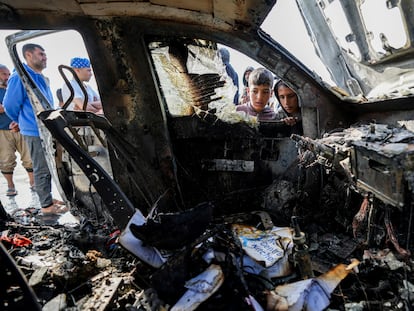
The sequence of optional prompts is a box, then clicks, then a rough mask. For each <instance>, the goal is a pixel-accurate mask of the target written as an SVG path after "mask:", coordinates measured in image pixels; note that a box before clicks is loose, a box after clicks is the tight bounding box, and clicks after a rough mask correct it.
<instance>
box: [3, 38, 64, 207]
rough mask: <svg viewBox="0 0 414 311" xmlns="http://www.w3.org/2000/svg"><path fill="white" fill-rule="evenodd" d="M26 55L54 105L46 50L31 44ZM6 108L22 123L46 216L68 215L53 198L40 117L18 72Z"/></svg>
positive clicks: (28, 66)
mask: <svg viewBox="0 0 414 311" xmlns="http://www.w3.org/2000/svg"><path fill="white" fill-rule="evenodd" d="M22 54H23V57H24V59H25V60H26V63H27V64H23V66H24V68H25V69H26V71H27V72H28V73H29V75H30V77H31V78H32V79H33V81H34V82H35V83H36V85H37V87H38V88H39V90H40V91H41V92H42V93H43V95H44V96H45V97H46V98H47V100H48V101H49V102H50V103H53V95H52V92H51V90H50V87H49V81H48V79H47V78H46V77H45V76H44V75H43V74H42V71H43V69H45V68H46V62H47V57H46V53H45V50H44V49H43V48H42V47H41V46H40V45H38V44H33V43H29V44H25V45H24V46H23V48H22ZM3 105H4V109H5V111H6V113H7V115H8V116H9V117H10V118H11V119H12V120H13V121H14V122H17V123H18V125H19V128H20V132H21V133H22V135H23V137H24V139H25V141H26V143H27V145H28V148H29V151H30V157H31V159H32V163H33V174H34V183H35V190H36V192H37V194H38V196H39V200H40V205H41V211H42V214H44V215H46V214H47V215H49V214H62V213H65V212H66V211H67V210H68V209H67V207H66V206H64V205H62V204H59V202H58V201H57V200H54V199H53V198H52V193H51V191H52V178H51V174H50V171H49V168H48V166H47V160H46V156H45V152H44V150H43V148H42V144H41V138H40V134H39V129H38V126H37V123H36V116H35V114H34V111H33V108H32V105H31V103H30V100H29V97H28V95H27V92H26V90H25V88H24V85H23V83H22V81H21V79H20V77H19V76H18V74H17V72H16V71H14V72H13V74H12V75H11V76H10V79H9V83H8V87H7V90H6V94H5V96H4V101H3Z"/></svg>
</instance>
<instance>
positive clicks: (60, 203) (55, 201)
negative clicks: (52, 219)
mask: <svg viewBox="0 0 414 311" xmlns="http://www.w3.org/2000/svg"><path fill="white" fill-rule="evenodd" d="M52 202H53V204H57V205H65V202H63V201H60V200H58V199H52Z"/></svg>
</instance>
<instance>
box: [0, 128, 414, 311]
mask: <svg viewBox="0 0 414 311" xmlns="http://www.w3.org/2000/svg"><path fill="white" fill-rule="evenodd" d="M356 133H359V135H356ZM367 133H368V135H366V134H367ZM410 133H411V132H410ZM362 134H363V135H362ZM411 135H412V133H411ZM333 136H334V137H333ZM350 137H354V138H355V137H357V139H350ZM397 138H398V141H396V140H397ZM412 138H413V137H412V136H410V135H408V134H407V133H405V132H404V131H403V130H400V131H399V132H395V131H394V130H391V129H388V128H382V127H379V126H376V128H375V129H374V130H373V129H372V127H369V126H367V127H359V128H353V129H349V130H346V131H343V132H341V133H332V134H331V136H329V135H328V136H326V137H325V138H323V139H321V140H318V141H315V140H310V139H308V138H304V137H300V136H292V139H294V140H295V141H297V142H298V147H299V149H300V150H301V153H300V158H301V162H300V165H301V167H302V170H303V173H306V172H308V170H309V171H311V172H312V174H314V173H315V172H316V173H317V174H319V175H320V178H319V179H318V183H319V185H320V189H319V192H318V200H317V201H315V200H314V199H310V198H311V197H312V196H311V195H310V193H308V192H307V190H306V189H310V188H309V187H307V186H306V185H305V184H302V183H301V181H299V182H298V183H297V184H295V183H292V182H290V181H287V180H281V179H280V180H277V181H275V183H274V184H273V185H271V186H269V187H268V188H267V189H266V190H265V192H264V193H263V198H264V203H263V208H262V209H261V210H259V211H257V210H256V209H252V210H251V211H248V212H242V213H240V214H230V215H226V214H225V213H218V212H217V211H216V208H215V206H214V203H213V202H202V203H200V204H198V205H197V206H195V207H193V208H191V209H187V210H184V211H168V212H166V211H161V210H158V209H157V207H158V205H157V204H156V205H154V208H153V210H152V211H151V213H150V214H149V215H148V216H147V217H145V219H144V218H143V216H142V214H140V213H139V211H137V214H136V215H134V217H132V218H131V220H130V222H129V223H128V226H127V228H126V229H125V230H124V231H122V232H121V231H120V230H118V228H117V227H116V226H114V225H113V224H112V223H111V222H98V221H91V220H90V219H91V218H89V221H86V218H82V217H81V216H80V215H78V216H77V217H74V216H73V215H71V214H70V213H67V214H65V215H63V216H61V218H59V219H55V220H54V222H53V225H47V224H46V223H49V224H50V223H51V222H50V219H45V218H44V217H42V216H41V215H39V214H37V213H36V211H32V214H31V215H30V217H25V218H24V221H23V217H20V216H21V215H23V214H24V213H23V212H21V213H18V214H15V215H14V217H11V216H10V215H8V214H7V213H6V212H5V210H4V208H3V207H2V208H1V210H2V212H1V219H2V220H1V222H0V230H1V231H2V235H1V240H2V243H0V244H1V256H0V260H1V264H2V267H4V268H3V269H1V271H2V272H1V274H2V275H1V280H2V282H1V285H0V288H1V290H0V303H1V306H2V309H3V310H17V309H21V308H26V309H27V308H32V309H36V310H41V309H43V310H88V309H90V310H92V309H93V310H175V311H177V310H195V309H197V310H272V311H273V310H274V311H277V310H349V311H351V310H355V311H356V310H412V308H413V306H414V274H413V273H412V269H413V268H414V266H413V260H412V257H411V251H412V249H413V241H412V239H411V231H412V229H411V228H412V227H411V223H412V204H411V200H410V199H409V200H408V201H407V197H408V198H411V197H410V195H409V194H410V191H411V189H412V188H411V186H410V182H411V179H410V177H411V173H410V172H411V167H410V165H411V163H412V162H411V160H410V159H411V149H410V148H409V146H408V145H409V144H410V142H407V139H408V140H409V141H411V139H412ZM390 140H391V141H390ZM362 141H364V143H361V142H362ZM390 144H392V145H390ZM396 144H398V145H396ZM404 144H405V145H404ZM404 146H405V147H404ZM396 148H398V153H397V152H394V153H393V150H396ZM404 148H405V149H404ZM372 150H376V152H375V153H373V152H371V151H372ZM364 156H365V157H364ZM356 159H358V161H356ZM364 161H366V162H367V163H366V165H367V166H366V167H364V169H362V168H361V167H363V166H364ZM315 168H316V169H315ZM400 171H403V172H404V173H403V174H399V172H400ZM378 174H388V175H389V174H394V176H393V180H396V178H397V179H398V178H400V180H401V183H404V184H405V185H407V187H400V188H398V187H395V186H399V185H400V183H399V182H397V185H394V186H393V187H394V188H393V190H392V191H391V190H389V187H388V186H389V185H388V184H387V183H381V182H378V180H376V179H378V178H379V177H378V176H379V175H378ZM397 181H398V180H397ZM398 191H400V193H398ZM158 203H159V202H158ZM26 213H29V211H26ZM18 215H20V216H18ZM26 216H27V215H26ZM65 219H66V221H65ZM402 245H403V246H402ZM28 306H30V307H28Z"/></svg>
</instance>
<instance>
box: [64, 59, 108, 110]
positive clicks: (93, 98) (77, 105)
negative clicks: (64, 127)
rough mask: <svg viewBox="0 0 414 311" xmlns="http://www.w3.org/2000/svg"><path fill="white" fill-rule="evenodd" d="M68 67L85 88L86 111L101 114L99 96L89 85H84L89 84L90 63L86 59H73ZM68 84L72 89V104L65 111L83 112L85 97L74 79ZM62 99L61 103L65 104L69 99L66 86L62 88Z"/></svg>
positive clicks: (68, 91) (90, 74)
mask: <svg viewBox="0 0 414 311" xmlns="http://www.w3.org/2000/svg"><path fill="white" fill-rule="evenodd" d="M70 66H71V67H72V68H73V70H74V71H75V73H76V75H77V76H78V78H79V80H80V81H81V82H82V83H83V87H84V88H85V90H86V93H87V95H88V100H87V104H86V111H90V112H94V113H97V114H103V110H102V103H101V99H100V97H99V94H98V93H97V92H96V91H95V90H94V89H92V87H91V86H90V85H88V84H87V83H86V82H89V80H90V79H91V77H92V69H91V63H90V61H89V60H88V59H87V58H80V57H75V58H72V59H71V61H70ZM70 83H71V85H72V87H73V90H74V92H75V94H74V96H73V100H72V103H71V104H70V105H69V106H68V107H67V109H68V110H83V104H84V99H85V96H84V94H83V92H82V89H81V87H80V85H79V84H78V83H77V82H76V80H75V79H72V80H71V81H70ZM62 97H63V102H66V101H67V100H68V98H69V97H70V90H69V87H68V86H67V85H66V84H65V85H63V86H62Z"/></svg>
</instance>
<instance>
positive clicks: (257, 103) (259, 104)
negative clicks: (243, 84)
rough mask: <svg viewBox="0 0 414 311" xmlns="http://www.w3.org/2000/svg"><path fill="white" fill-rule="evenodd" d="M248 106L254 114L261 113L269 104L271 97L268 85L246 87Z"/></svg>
mask: <svg viewBox="0 0 414 311" xmlns="http://www.w3.org/2000/svg"><path fill="white" fill-rule="evenodd" d="M248 92H249V97H250V105H251V106H252V108H253V110H254V111H256V112H261V111H262V110H263V109H264V108H265V107H266V105H267V104H268V103H269V99H270V97H271V96H272V92H273V91H272V88H271V87H270V86H269V85H265V84H261V85H256V84H253V85H250V86H249V87H248Z"/></svg>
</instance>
